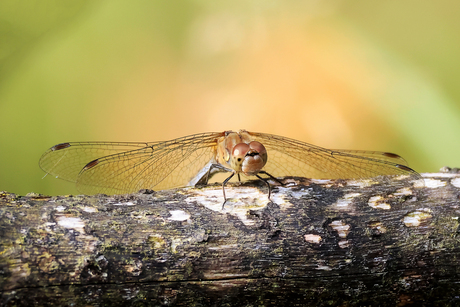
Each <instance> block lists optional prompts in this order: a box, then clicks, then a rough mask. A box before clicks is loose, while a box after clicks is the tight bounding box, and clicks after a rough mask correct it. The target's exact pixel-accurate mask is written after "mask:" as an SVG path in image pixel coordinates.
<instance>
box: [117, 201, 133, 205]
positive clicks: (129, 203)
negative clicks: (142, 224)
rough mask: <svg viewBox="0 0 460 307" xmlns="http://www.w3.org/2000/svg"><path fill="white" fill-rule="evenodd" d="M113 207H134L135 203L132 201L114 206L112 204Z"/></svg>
mask: <svg viewBox="0 0 460 307" xmlns="http://www.w3.org/2000/svg"><path fill="white" fill-rule="evenodd" d="M113 205H114V206H135V205H136V203H135V202H132V201H127V202H124V203H116V204H113Z"/></svg>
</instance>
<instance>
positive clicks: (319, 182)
mask: <svg viewBox="0 0 460 307" xmlns="http://www.w3.org/2000/svg"><path fill="white" fill-rule="evenodd" d="M311 182H313V183H316V184H319V185H326V187H327V185H328V184H332V181H331V180H330V179H311Z"/></svg>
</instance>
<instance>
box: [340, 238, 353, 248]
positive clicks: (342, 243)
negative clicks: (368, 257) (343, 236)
mask: <svg viewBox="0 0 460 307" xmlns="http://www.w3.org/2000/svg"><path fill="white" fill-rule="evenodd" d="M338 245H339V247H340V248H347V247H349V246H350V241H348V240H341V241H339V244H338Z"/></svg>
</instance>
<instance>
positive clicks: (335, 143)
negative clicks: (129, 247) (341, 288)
mask: <svg viewBox="0 0 460 307" xmlns="http://www.w3.org/2000/svg"><path fill="white" fill-rule="evenodd" d="M459 12H460V2H458V1H446V0H441V1H436V2H431V1H425V2H421V1H406V0H402V1H401V0H398V1H396V0H392V1H367V0H358V1H337V0H335V1H334V0H333V1H318V0H310V1H308V0H307V1H260V0H258V1H256V0H254V1H248V0H246V1H202V0H190V1H152V0H145V1H114V0H105V1H96V0H95V1H88V0H84V1H78V0H77V1H71V2H68V1H57V0H42V1H36V2H34V1H27V2H25V1H23V2H21V1H13V0H3V1H1V2H0V114H1V120H0V129H1V130H0V131H1V134H0V146H1V147H0V190H7V191H10V192H14V193H18V194H25V193H28V192H37V193H44V194H52V195H56V194H66V193H72V194H75V193H77V191H76V189H75V186H74V184H72V183H68V182H65V181H61V180H57V179H54V178H52V177H51V176H47V177H46V178H44V179H42V177H43V176H44V175H45V174H44V172H42V171H41V169H40V168H39V167H38V160H39V158H40V156H41V154H42V153H43V152H45V150H47V149H48V148H49V147H51V146H53V145H55V144H57V143H61V142H68V141H146V142H147V141H160V140H168V139H172V138H176V137H181V136H185V135H189V134H194V133H199V132H210V131H223V130H230V129H232V130H237V129H247V130H249V131H256V132H266V133H272V134H278V135H282V136H286V137H290V138H295V139H298V140H302V141H305V142H309V143H312V144H315V145H319V146H323V147H327V148H341V149H367V150H382V151H390V152H396V153H398V154H400V155H402V156H403V157H405V158H406V160H407V161H408V162H409V165H410V166H412V167H413V168H414V169H416V170H417V171H419V172H435V171H437V170H438V169H439V168H440V167H442V166H444V165H448V166H451V167H455V166H460V157H459V155H458V153H459V152H460V142H458V139H457V137H458V133H459V132H460V109H459V104H458V101H460V86H458V82H459V80H460V57H459V54H460V37H459V35H458V32H459V30H460V16H459V15H460V13H459ZM286 175H289V174H286Z"/></svg>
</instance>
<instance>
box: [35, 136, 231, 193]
mask: <svg viewBox="0 0 460 307" xmlns="http://www.w3.org/2000/svg"><path fill="white" fill-rule="evenodd" d="M223 135H224V133H223V132H222V133H202V134H195V135H191V136H187V137H183V138H178V139H174V140H171V141H166V142H153V143H122V142H85V143H62V144H58V145H56V146H53V147H52V148H50V149H49V150H48V151H46V152H45V153H44V154H43V156H42V157H41V159H40V167H41V168H42V169H43V170H44V171H45V172H47V173H49V174H51V175H54V176H56V177H60V178H62V179H65V180H68V181H73V182H76V183H77V189H78V190H79V191H80V192H82V193H85V194H95V193H106V194H122V193H130V192H135V191H138V190H140V189H153V188H155V189H156V190H159V189H168V188H173V187H178V186H184V185H186V184H187V183H188V182H189V180H190V179H191V178H192V177H193V176H195V175H196V173H198V171H199V170H200V169H202V168H203V167H204V166H205V165H206V164H207V163H208V162H209V161H211V160H213V159H214V156H215V148H216V144H217V139H218V138H219V137H221V136H223Z"/></svg>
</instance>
